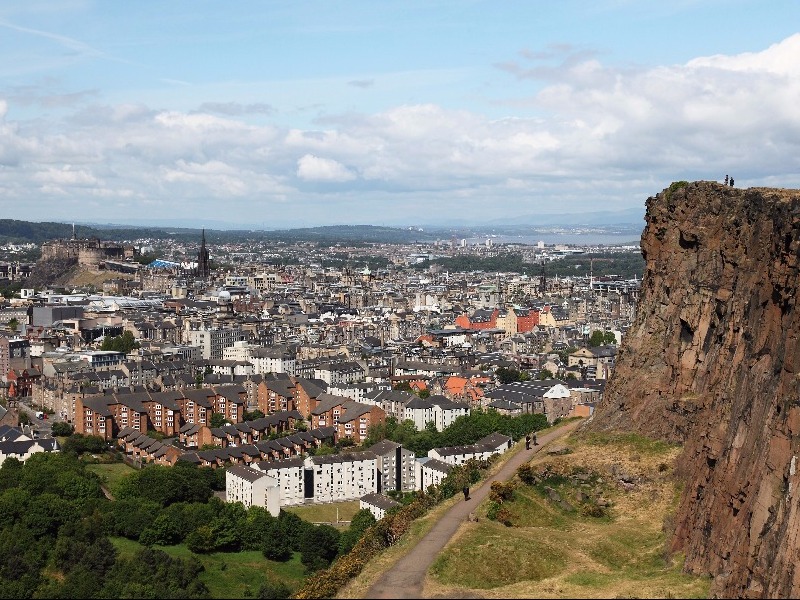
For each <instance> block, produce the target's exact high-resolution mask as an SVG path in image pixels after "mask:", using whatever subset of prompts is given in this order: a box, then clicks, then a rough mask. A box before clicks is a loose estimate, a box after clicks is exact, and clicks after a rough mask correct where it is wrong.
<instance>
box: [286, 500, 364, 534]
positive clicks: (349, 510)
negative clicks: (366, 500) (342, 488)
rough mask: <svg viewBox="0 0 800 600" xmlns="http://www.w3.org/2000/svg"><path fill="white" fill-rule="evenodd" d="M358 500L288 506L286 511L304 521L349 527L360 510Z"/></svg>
mask: <svg viewBox="0 0 800 600" xmlns="http://www.w3.org/2000/svg"><path fill="white" fill-rule="evenodd" d="M360 505H361V503H360V502H359V501H358V500H348V501H346V502H331V503H327V504H322V503H320V504H303V505H299V506H286V507H284V510H286V511H287V512H292V513H295V514H296V515H297V516H298V517H300V518H301V519H303V520H304V521H310V522H312V523H330V524H331V525H333V526H337V517H338V525H339V526H341V527H345V528H346V527H349V525H350V521H351V520H352V519H353V515H355V514H356V513H357V512H358V511H359V508H360Z"/></svg>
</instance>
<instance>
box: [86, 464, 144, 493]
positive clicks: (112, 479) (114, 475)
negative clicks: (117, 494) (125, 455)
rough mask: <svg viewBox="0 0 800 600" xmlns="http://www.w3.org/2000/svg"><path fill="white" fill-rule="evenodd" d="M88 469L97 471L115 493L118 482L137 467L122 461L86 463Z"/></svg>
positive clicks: (93, 471)
mask: <svg viewBox="0 0 800 600" xmlns="http://www.w3.org/2000/svg"><path fill="white" fill-rule="evenodd" d="M86 469H87V470H88V471H91V472H92V473H97V474H98V475H99V476H100V479H101V480H102V481H103V483H104V484H105V486H106V487H107V488H108V489H109V490H110V491H111V493H112V494H113V493H114V490H115V488H116V486H117V483H119V482H120V481H121V480H122V479H124V478H125V477H127V476H128V475H131V474H132V473H135V472H136V469H134V468H133V467H129V466H128V465H126V464H125V463H121V462H118V463H95V464H88V465H86Z"/></svg>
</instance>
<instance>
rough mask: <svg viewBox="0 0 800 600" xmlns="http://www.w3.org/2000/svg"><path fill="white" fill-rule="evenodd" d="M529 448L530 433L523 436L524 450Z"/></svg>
mask: <svg viewBox="0 0 800 600" xmlns="http://www.w3.org/2000/svg"><path fill="white" fill-rule="evenodd" d="M530 449H531V434H530V433H529V434H528V435H526V436H525V450H530Z"/></svg>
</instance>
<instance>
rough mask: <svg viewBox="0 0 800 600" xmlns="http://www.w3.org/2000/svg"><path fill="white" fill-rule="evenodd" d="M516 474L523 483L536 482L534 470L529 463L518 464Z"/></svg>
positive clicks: (530, 483)
mask: <svg viewBox="0 0 800 600" xmlns="http://www.w3.org/2000/svg"><path fill="white" fill-rule="evenodd" d="M517 475H518V476H519V479H520V481H522V483H524V484H525V485H535V484H536V482H537V477H536V471H534V470H533V467H532V466H531V465H530V464H529V463H525V464H524V465H520V467H519V468H518V469H517Z"/></svg>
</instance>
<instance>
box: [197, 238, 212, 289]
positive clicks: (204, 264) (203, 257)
mask: <svg viewBox="0 0 800 600" xmlns="http://www.w3.org/2000/svg"><path fill="white" fill-rule="evenodd" d="M209 274H210V268H209V265H208V249H207V248H206V230H205V229H203V237H202V240H201V242H200V252H198V253H197V277H198V278H200V279H208V276H209Z"/></svg>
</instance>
